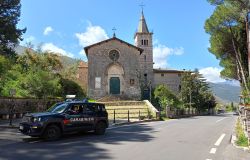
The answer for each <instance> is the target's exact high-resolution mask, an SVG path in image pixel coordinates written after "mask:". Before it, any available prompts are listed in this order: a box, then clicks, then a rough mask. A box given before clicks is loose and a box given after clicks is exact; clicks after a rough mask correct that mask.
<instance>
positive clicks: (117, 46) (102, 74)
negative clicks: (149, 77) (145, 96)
mask: <svg viewBox="0 0 250 160" xmlns="http://www.w3.org/2000/svg"><path fill="white" fill-rule="evenodd" d="M111 50H117V51H118V52H119V58H118V60H117V61H112V60H111V59H110V57H109V52H110V51H111ZM139 55H140V51H139V50H137V49H136V48H134V47H131V46H129V45H127V44H125V43H122V42H120V41H118V40H116V39H113V40H110V41H107V42H105V43H102V44H100V45H95V46H93V47H91V48H89V50H88V96H89V97H91V98H94V99H99V98H101V97H104V96H107V95H109V94H110V92H109V88H110V86H109V81H110V79H109V78H110V77H112V76H113V77H119V78H120V89H121V90H120V96H123V97H127V98H128V99H140V98H141V91H140V82H139V76H140V65H139ZM113 66H119V67H116V68H122V69H120V72H119V74H118V75H111V73H110V72H109V69H112V68H114V67H113ZM97 80H98V81H97ZM97 82H98V85H97Z"/></svg>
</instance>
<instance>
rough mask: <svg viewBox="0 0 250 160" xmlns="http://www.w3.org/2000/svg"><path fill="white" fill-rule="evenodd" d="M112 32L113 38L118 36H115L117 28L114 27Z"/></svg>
mask: <svg viewBox="0 0 250 160" xmlns="http://www.w3.org/2000/svg"><path fill="white" fill-rule="evenodd" d="M112 31H113V37H116V35H115V31H116V28H115V27H113V28H112Z"/></svg>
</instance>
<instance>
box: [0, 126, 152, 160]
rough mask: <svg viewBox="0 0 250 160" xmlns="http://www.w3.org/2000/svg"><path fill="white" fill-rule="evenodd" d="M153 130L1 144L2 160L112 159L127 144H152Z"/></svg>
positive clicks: (123, 129)
mask: <svg viewBox="0 0 250 160" xmlns="http://www.w3.org/2000/svg"><path fill="white" fill-rule="evenodd" d="M152 132H155V131H154V130H153V128H152V127H150V126H148V125H144V124H140V125H136V126H134V127H130V126H123V127H119V128H116V129H109V130H107V132H106V134H105V135H103V136H96V135H94V134H93V133H82V134H80V133H78V134H73V135H66V136H64V137H63V138H62V139H61V140H58V141H54V142H45V141H42V140H41V139H38V138H23V141H22V142H15V143H12V144H7V145H1V143H0V148H1V155H0V159H1V158H3V159H25V160H27V159H36V160H37V159H86V160H91V159H96V160H98V159H112V158H114V157H112V154H110V151H111V149H110V148H112V147H114V145H115V148H116V147H119V146H120V145H123V142H148V141H151V140H152V139H153V138H154V137H152V136H151V135H152V134H151V133H152Z"/></svg>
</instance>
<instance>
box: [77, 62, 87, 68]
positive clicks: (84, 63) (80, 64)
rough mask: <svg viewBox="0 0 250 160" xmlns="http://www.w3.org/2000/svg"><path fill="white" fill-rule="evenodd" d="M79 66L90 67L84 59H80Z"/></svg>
mask: <svg viewBox="0 0 250 160" xmlns="http://www.w3.org/2000/svg"><path fill="white" fill-rule="evenodd" d="M78 68H88V63H87V62H84V61H80V63H79V65H78Z"/></svg>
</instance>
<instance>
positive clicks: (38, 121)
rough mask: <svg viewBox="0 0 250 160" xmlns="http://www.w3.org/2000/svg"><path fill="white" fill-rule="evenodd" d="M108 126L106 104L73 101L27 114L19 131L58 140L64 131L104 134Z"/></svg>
mask: <svg viewBox="0 0 250 160" xmlns="http://www.w3.org/2000/svg"><path fill="white" fill-rule="evenodd" d="M108 126H109V123H108V113H107V111H106V109H105V105H104V104H101V103H89V102H82V101H71V102H61V103H57V104H56V105H54V106H53V107H51V108H50V109H49V110H48V111H46V112H41V113H31V114H27V115H25V116H24V117H23V120H22V122H21V123H20V126H19V131H20V132H22V133H23V134H25V135H29V136H32V137H42V138H44V139H46V140H57V139H59V138H60V137H61V136H62V135H63V134H64V133H69V132H78V131H94V132H95V133H96V134H98V135H103V134H104V133H105V131H106V128H108Z"/></svg>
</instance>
